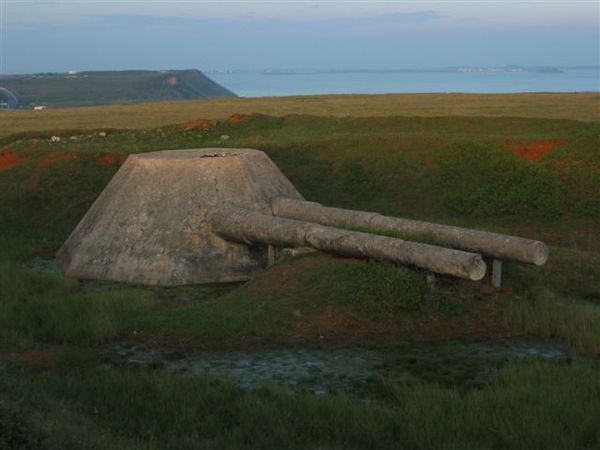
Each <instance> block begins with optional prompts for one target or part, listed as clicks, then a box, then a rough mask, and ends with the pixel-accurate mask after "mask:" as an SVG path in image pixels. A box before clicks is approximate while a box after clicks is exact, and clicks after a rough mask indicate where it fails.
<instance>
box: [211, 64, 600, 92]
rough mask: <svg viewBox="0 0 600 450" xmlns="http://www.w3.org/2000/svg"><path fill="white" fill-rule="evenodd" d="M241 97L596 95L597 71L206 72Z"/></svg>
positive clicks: (599, 80) (599, 79)
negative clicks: (321, 95) (424, 94)
mask: <svg viewBox="0 0 600 450" xmlns="http://www.w3.org/2000/svg"><path fill="white" fill-rule="evenodd" d="M208 75H209V76H210V77H211V78H212V79H213V80H215V81H216V82H217V83H220V84H222V85H223V86H225V87H226V88H228V89H230V90H232V91H233V92H235V93H236V94H237V95H239V96H241V97H264V96H282V95H311V94H383V93H410V92H415V93H416V92H469V93H475V92H478V93H511V92H584V91H600V70H599V69H597V68H596V69H570V70H563V71H561V72H552V73H547V72H536V71H472V72H466V71H320V70H314V71H309V70H307V71H287V72H284V71H279V72H274V71H258V70H257V71H251V70H248V71H232V72H229V73H223V72H213V73H211V72H209V73H208Z"/></svg>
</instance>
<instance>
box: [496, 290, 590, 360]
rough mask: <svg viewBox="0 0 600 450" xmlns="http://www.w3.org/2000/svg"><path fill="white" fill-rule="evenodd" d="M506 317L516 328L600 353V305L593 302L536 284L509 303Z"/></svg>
mask: <svg viewBox="0 0 600 450" xmlns="http://www.w3.org/2000/svg"><path fill="white" fill-rule="evenodd" d="M505 321H506V323H507V325H508V326H509V327H510V328H512V329H513V330H514V331H515V332H518V333H527V334H531V335H535V336H542V337H547V338H556V339H560V340H562V341H566V342H567V343H568V344H569V346H570V347H571V348H573V349H574V350H575V351H577V352H579V353H581V354H587V355H591V356H600V308H599V307H598V306H597V305H594V304H592V303H587V302H582V301H579V300H568V299H565V298H560V297H558V296H556V295H555V294H554V293H553V292H552V291H550V290H548V289H546V288H544V287H542V286H535V287H533V289H531V291H530V292H529V293H528V294H527V295H526V296H524V297H519V298H517V299H513V300H512V301H511V302H510V303H509V304H508V306H507V308H506V311H505Z"/></svg>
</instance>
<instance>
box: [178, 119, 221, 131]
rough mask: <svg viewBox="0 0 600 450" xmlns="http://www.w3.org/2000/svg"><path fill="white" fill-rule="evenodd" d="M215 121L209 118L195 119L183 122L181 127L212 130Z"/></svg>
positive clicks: (184, 128)
mask: <svg viewBox="0 0 600 450" xmlns="http://www.w3.org/2000/svg"><path fill="white" fill-rule="evenodd" d="M213 126H214V125H213V123H212V121H210V120H207V119H194V120H190V121H189V122H185V123H184V124H181V128H182V129H183V130H185V131H192V130H210V129H212V128H213Z"/></svg>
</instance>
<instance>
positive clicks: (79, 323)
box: [0, 261, 153, 347]
mask: <svg viewBox="0 0 600 450" xmlns="http://www.w3.org/2000/svg"><path fill="white" fill-rule="evenodd" d="M152 303H153V298H152V296H151V294H150V293H149V292H143V291H139V290H136V289H124V290H118V291H108V292H106V291H105V292H89V293H83V292H79V291H78V290H77V281H76V280H74V279H69V278H65V277H63V276H62V275H59V274H52V273H39V272H34V271H31V270H29V269H26V268H23V267H19V266H18V265H16V264H15V263H12V262H8V261H0V343H2V344H4V345H11V344H12V345H17V346H19V347H27V346H31V345H33V344H34V343H75V344H81V345H89V344H94V343H98V342H102V341H105V340H107V339H110V338H115V337H116V336H118V335H120V334H123V333H125V332H126V331H128V330H129V331H130V329H131V325H132V323H133V319H134V318H135V317H136V316H137V315H138V314H139V313H141V312H143V311H147V310H148V308H149V307H150V306H151V305H152Z"/></svg>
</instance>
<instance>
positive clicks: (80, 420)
mask: <svg viewBox="0 0 600 450" xmlns="http://www.w3.org/2000/svg"><path fill="white" fill-rule="evenodd" d="M392 97H393V98H391V99H386V100H388V101H389V103H388V104H392V103H394V102H395V101H397V99H400V98H401V97H405V98H406V97H411V96H392ZM464 97H468V96H464ZM359 98H360V97H353V100H352V101H357V99H359ZM372 98H373V99H375V98H384V97H376V96H373V97H372ZM566 98H567V96H565V99H566ZM582 98H587V97H585V95H583V96H582V97H580V96H578V95H574V96H573V97H572V98H571V99H569V100H565V104H566V103H567V102H572V103H571V106H570V107H569V108H572V111H574V110H579V111H580V113H581V112H582V111H584V110H585V108H586V106H585V101H581V103H580V104H579V105H578V99H579V100H581V99H582ZM322 100H323V101H324V102H325V103H327V102H328V101H333V100H336V101H338V100H339V101H342V100H344V101H350V100H351V98H344V97H338V98H333V99H332V98H330V97H326V98H324V99H322ZM243 101H244V100H240V103H237V101H236V102H234V103H231V104H232V105H233V104H237V105H243V104H244V103H243ZM263 101H264V104H268V103H269V102H271V101H272V102H277V101H278V102H280V104H281V103H286V102H289V104H290V108H292V107H293V102H292V100H291V99H281V100H269V99H267V100H263ZM252 102H254V100H249V101H248V104H246V105H245V106H244V108H247V109H245V110H246V111H248V110H251V109H252ZM596 102H597V100H596ZM493 103H494V101H491V104H490V103H487V104H486V103H484V104H482V105H480V106H479V108H483V109H484V110H485V111H492V110H493V109H494V108H496V107H497V105H496V106H494V105H493ZM182 104H187V102H186V103H182ZM198 104H199V103H198ZM190 105H191V103H190ZM223 105H224V104H223ZM356 105H358V103H356ZM143 106H144V107H150V105H143ZM563 106H564V104H563ZM137 107H138V106H135V108H137ZM165 107H166V108H168V107H169V105H165ZM296 107H297V108H302V107H304V106H303V104H302V102H298V103H297V106H296ZM329 107H331V105H330V106H329ZM357 107H358V106H357ZM438 107H439V108H442V105H441V103H440V104H438ZM537 107H540V106H539V105H538V106H537ZM122 108H124V109H127V108H130V107H129V106H125V107H122ZM131 108H134V106H131ZM413 108H415V111H416V109H418V107H417V106H415V105H413ZM420 108H424V105H423V103H421V104H420ZM460 108H465V110H469V108H471V109H470V111H471V113H472V114H473V116H472V117H459V116H456V117H403V116H400V115H395V116H389V117H323V116H320V117H319V116H313V115H281V116H269V115H261V114H253V115H237V116H235V117H232V118H230V119H221V120H194V121H191V122H188V123H185V124H181V125H171V126H165V125H164V123H165V122H170V121H173V122H177V120H178V119H176V118H175V117H171V118H168V119H166V117H167V116H166V115H165V116H160V118H158V116H159V115H160V114H157V117H156V118H155V119H156V120H157V121H158V120H162V122H160V123H161V124H162V125H160V126H159V127H154V126H151V125H154V124H156V123H155V122H152V124H150V123H149V124H147V127H146V128H140V129H123V128H126V127H124V124H126V123H127V122H125V121H123V122H121V123H120V124H119V125H118V127H119V128H121V129H118V130H117V129H115V130H109V129H108V127H104V126H100V124H99V123H94V124H93V125H89V126H90V127H91V128H92V130H84V129H82V128H85V126H84V125H82V124H85V123H86V122H73V123H71V122H69V120H68V116H69V115H70V114H73V115H76V114H77V112H78V111H84V112H85V111H87V110H84V109H82V110H65V111H64V113H65V115H64V116H63V117H62V118H61V119H60V120H61V121H63V122H62V125H60V126H58V127H57V129H48V128H45V127H46V126H48V127H50V122H47V123H45V124H44V125H40V126H34V125H31V123H30V124H29V126H30V128H29V129H28V130H26V132H24V133H21V134H18V135H12V136H6V135H5V137H4V138H3V141H2V146H3V147H2V150H1V152H2V153H0V166H1V169H0V204H1V205H2V210H1V213H0V231H1V235H0V249H1V253H0V299H1V302H0V448H99V449H104V448H111V449H116V448H173V449H175V448H177V449H181V448H215V447H216V448H274V447H275V448H332V449H334V448H407V449H420V448H423V449H426V448H461V449H480V448H490V449H505V448H506V449H507V448H510V449H513V448H522V449H538V448H539V449H554V448H556V449H580V448H589V449H592V448H598V447H599V446H600V433H599V431H598V427H597V425H596V424H597V423H598V422H600V412H599V411H598V409H597V407H596V405H597V404H598V401H599V400H600V376H599V375H600V372H599V370H600V367H599V366H598V356H599V355H600V309H599V308H598V305H599V304H600V256H599V250H600V125H599V124H597V123H595V122H596V119H595V118H593V117H588V118H587V119H586V120H587V121H583V120H573V117H571V116H569V114H570V113H569V114H567V113H565V110H564V109H563V110H562V112H561V113H559V112H558V110H557V109H556V110H549V109H547V110H545V112H546V113H548V114H555V115H556V117H560V118H533V117H530V118H516V117H477V116H476V115H475V107H474V106H473V105H471V106H468V105H464V104H463V106H460V107H459V106H455V110H454V112H457V111H458V110H459V109H460ZM513 108H514V104H513ZM578 108H579V109H578ZM103 110H104V111H108V110H109V109H108V108H106V109H103ZM241 110H244V109H243V108H242V107H235V109H234V108H233V107H232V109H230V110H227V112H226V113H224V114H223V115H224V116H226V115H227V114H228V113H229V112H239V111H241ZM341 110H342V109H341V107H340V110H339V111H341ZM90 111H91V110H90ZM98 111H101V110H100V109H99V110H98ZM223 111H225V110H223ZM421 111H423V109H421ZM511 111H514V110H511ZM48 112H51V113H53V114H58V113H59V111H48ZM588 112H589V111H588ZM345 113H346V114H345V115H348V114H350V113H349V112H348V111H345ZM369 113H370V114H372V115H373V116H375V115H377V113H375V112H374V111H373V110H371V111H370V112H369V111H366V112H365V114H369ZM161 114H162V112H161ZM190 114H191V115H190V116H186V117H184V118H183V119H181V120H187V119H190V118H193V119H199V118H201V117H204V118H209V119H210V117H211V115H210V114H209V113H206V114H203V113H198V112H196V113H194V114H192V113H191V112H190ZM215 114H216V113H215ZM394 114H402V111H397V112H395V113H394ZM407 114H408V113H407ZM410 114H411V115H412V113H410ZM415 114H417V113H416V112H415ZM431 114H432V115H435V113H431ZM461 114H462V113H461ZM483 114H484V113H482V112H480V115H483ZM532 114H533V115H535V114H534V113H532ZM561 114H563V115H567V116H568V117H561V116H560V115H561ZM336 115H337V114H336ZM339 115H340V116H342V114H339ZM352 115H354V114H352ZM508 116H512V114H510V113H508ZM3 117H7V116H4V115H3ZM32 117H33V116H32ZM39 117H42V116H39ZM579 118H580V119H582V117H579ZM40 120H41V119H40ZM122 120H125V119H123V117H122ZM140 120H141V119H140ZM153 120H154V119H153ZM38 123H43V122H38ZM127 125H128V126H131V128H137V127H142V123H141V121H140V122H138V123H127ZM115 127H116V125H115ZM59 129H61V130H62V131H60V130H59ZM100 129H104V131H107V134H106V135H101V134H99V130H100ZM13 131H14V130H13ZM52 135H58V136H60V137H61V140H60V142H53V141H52V140H51V139H50V137H51V136H52ZM223 136H227V138H226V139H224V138H223ZM225 146H227V147H252V148H259V149H261V150H264V151H265V152H267V154H268V155H269V156H270V157H271V158H272V159H273V160H274V161H275V162H276V163H277V165H278V166H279V167H280V168H281V169H282V171H283V172H284V173H285V174H286V176H288V177H289V178H290V180H291V181H292V182H293V183H294V184H295V185H296V187H297V188H298V189H299V190H300V192H302V193H303V195H304V196H305V197H306V198H307V199H308V200H315V201H319V202H321V203H324V204H329V205H332V206H342V207H349V208H360V209H366V210H375V211H379V212H383V213H387V214H393V215H399V216H406V217H414V218H419V219H427V220H433V221H438V222H442V223H450V224H458V225H466V226H471V227H475V228H480V229H487V230H493V231H503V232H509V233H515V234H518V235H522V236H526V237H532V238H537V239H542V240H545V241H546V242H547V243H548V244H549V245H550V248H551V256H550V260H549V262H548V264H547V265H546V266H544V267H543V268H537V267H531V266H524V265H519V264H511V263H507V264H506V269H505V272H504V279H503V288H502V289H501V290H500V291H496V290H494V289H492V288H491V286H490V285H489V280H485V281H483V282H479V283H471V282H466V281H462V280H456V279H452V278H446V277H438V280H437V284H436V288H435V289H434V290H432V289H431V288H430V287H429V286H428V285H427V283H426V280H425V274H424V273H423V272H422V271H419V270H416V269H414V268H409V267H403V268H398V267H394V266H391V265H386V264H377V263H373V262H360V261H355V260H351V259H345V258H337V257H333V256H330V255H323V254H318V253H317V254H310V255H305V256H302V257H296V258H291V259H288V260H284V261H281V262H279V263H277V264H275V265H274V266H273V267H272V268H270V269H269V270H267V271H265V272H264V273H263V274H261V275H260V276H258V277H257V278H255V279H254V280H252V281H250V282H248V283H245V284H234V285H219V286H214V285H209V286H186V287H179V288H151V287H144V286H128V285H122V284H119V283H102V282H91V281H86V280H74V279H69V278H66V277H64V276H62V275H61V274H60V272H59V271H58V270H57V268H56V266H55V264H54V263H53V255H54V253H55V251H56V250H57V249H58V247H59V246H60V245H61V243H62V242H63V241H64V239H65V238H66V237H67V236H68V234H69V233H70V231H71V230H72V229H73V227H74V226H75V225H76V224H77V222H78V220H79V219H80V218H81V217H82V216H83V214H84V213H85V211H86V210H87V209H88V208H89V206H90V205H91V203H92V202H93V201H94V199H95V198H96V196H97V195H98V194H99V193H100V192H101V190H102V188H103V187H104V186H105V185H106V183H107V182H108V181H109V180H110V178H111V177H112V175H113V174H114V173H115V172H116V170H118V167H119V166H120V164H121V163H122V162H123V161H124V158H125V157H126V156H127V155H128V154H130V153H135V152H141V151H152V150H159V149H174V148H193V147H225ZM515 336H534V337H539V338H544V339H550V340H551V341H549V342H558V343H559V344H560V345H565V346H566V348H568V349H569V351H570V352H571V353H570V355H571V356H569V357H568V358H566V359H565V358H563V359H559V360H541V359H533V360H532V359H521V358H509V359H507V360H502V361H498V362H497V363H493V364H492V363H490V364H489V365H487V366H484V370H483V372H482V369H481V366H479V365H478V366H477V368H473V367H471V366H469V365H470V364H473V361H472V360H468V361H464V362H461V363H460V364H458V366H457V365H456V364H454V363H452V361H455V360H457V359H459V356H458V355H456V354H453V353H443V352H441V351H440V353H435V354H433V356H432V357H431V359H430V360H429V362H427V364H421V362H420V361H421V359H420V358H422V356H423V353H424V352H425V350H423V347H420V346H421V345H423V344H422V343H423V342H425V343H428V344H427V345H428V346H434V347H439V348H442V347H444V345H445V344H444V343H445V342H449V340H456V339H459V340H461V341H460V342H462V341H464V342H465V343H468V342H471V340H473V339H475V340H477V339H492V340H502V339H506V338H510V337H515ZM122 341H126V342H129V343H132V344H134V345H139V346H147V347H149V348H167V349H172V350H175V351H178V352H183V353H186V352H193V351H216V350H219V351H220V350H226V351H228V350H262V349H274V348H282V349H287V348H315V349H323V350H327V349H335V348H354V346H356V347H357V348H370V349H374V350H377V351H380V352H384V354H386V355H388V357H386V363H385V364H384V365H385V367H386V369H385V371H383V372H381V376H377V377H374V378H373V379H369V380H368V383H366V384H363V385H361V386H357V387H356V389H353V390H350V391H348V390H340V391H339V392H338V391H334V392H329V393H328V394H327V395H324V396H315V395H314V394H311V393H310V392H306V391H304V390H302V389H296V390H289V389H284V388H282V387H281V386H280V385H277V384H265V385H264V386H260V387H258V388H256V389H252V390H247V389H244V388H243V387H241V386H240V385H239V383H237V382H236V381H235V380H234V379H229V378H227V377H225V378H224V379H216V378H215V377H209V376H200V375H194V374H190V373H183V374H180V373H170V372H168V371H166V370H164V369H162V368H161V367H157V366H153V365H146V366H142V367H140V368H137V369H134V368H131V367H129V366H127V365H125V366H123V365H120V364H116V363H115V362H114V361H113V360H111V359H110V358H107V353H106V352H107V348H108V346H110V345H112V344H114V343H115V342H122ZM465 345H467V344H465ZM411 348H415V349H416V350H413V351H412V352H411V350H410V349H411ZM427 348H429V347H427ZM418 349H421V350H418ZM413 358H414V360H415V363H414V365H413V366H414V369H411V372H410V373H412V374H413V377H412V378H410V379H407V378H406V373H405V371H404V369H402V370H401V369H399V368H398V367H396V366H394V361H395V360H397V359H402V360H403V361H407V364H409V365H410V364H412V360H413ZM461 361H462V360H461ZM456 367H458V369H457V368H456ZM469 367H470V368H469ZM482 374H485V377H484V378H483V381H482V379H481V376H482ZM221 378H222V377H221Z"/></svg>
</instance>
